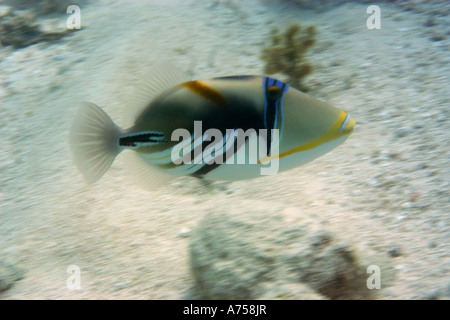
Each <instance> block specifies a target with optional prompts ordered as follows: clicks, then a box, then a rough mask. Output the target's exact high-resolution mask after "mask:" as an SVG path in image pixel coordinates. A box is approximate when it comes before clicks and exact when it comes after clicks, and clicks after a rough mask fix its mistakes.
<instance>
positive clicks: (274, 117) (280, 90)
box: [263, 77, 289, 155]
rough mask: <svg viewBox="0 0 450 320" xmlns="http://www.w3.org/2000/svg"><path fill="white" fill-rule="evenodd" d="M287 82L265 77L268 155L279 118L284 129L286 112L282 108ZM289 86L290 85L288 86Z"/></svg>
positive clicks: (265, 119) (265, 124)
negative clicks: (273, 131)
mask: <svg viewBox="0 0 450 320" xmlns="http://www.w3.org/2000/svg"><path fill="white" fill-rule="evenodd" d="M286 86H287V85H286V83H284V82H282V81H280V80H276V79H274V78H269V77H264V84H263V89H264V99H265V103H266V105H265V108H264V126H265V128H266V129H267V132H268V133H269V134H268V135H267V150H268V153H267V154H268V155H270V154H271V146H272V134H271V132H272V129H277V127H278V126H277V124H278V120H279V119H280V121H281V123H280V129H281V131H283V125H284V114H283V110H282V101H281V100H282V98H283V95H284V93H285V90H287V88H286ZM288 88H289V87H288Z"/></svg>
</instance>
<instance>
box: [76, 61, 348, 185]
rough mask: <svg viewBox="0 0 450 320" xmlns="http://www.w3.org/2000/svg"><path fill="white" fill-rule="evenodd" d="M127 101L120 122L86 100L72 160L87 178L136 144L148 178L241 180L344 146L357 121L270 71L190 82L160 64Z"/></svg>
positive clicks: (133, 156) (138, 169) (133, 157)
mask: <svg viewBox="0 0 450 320" xmlns="http://www.w3.org/2000/svg"><path fill="white" fill-rule="evenodd" d="M151 76H152V80H149V81H147V83H146V84H145V85H143V86H142V88H140V89H139V90H137V91H136V94H135V95H134V97H133V98H134V101H133V102H131V103H130V105H129V106H126V108H125V112H124V114H125V116H126V117H127V118H128V121H129V127H128V128H127V129H122V128H120V127H118V126H117V125H116V124H115V123H114V122H113V121H112V120H111V118H110V117H109V116H108V115H107V114H106V113H105V112H104V111H103V110H102V109H101V108H99V107H98V106H97V105H95V104H93V103H89V102H85V103H83V104H82V106H81V107H80V109H79V110H78V113H77V114H76V116H75V119H74V121H73V123H72V126H71V128H70V134H69V140H70V150H71V154H72V157H73V159H74V161H75V163H76V165H77V167H78V168H79V170H80V171H81V173H82V174H83V176H84V177H85V178H86V180H87V181H88V182H95V181H97V180H98V179H100V177H102V176H103V174H104V173H105V172H106V171H107V170H108V169H109V167H110V166H111V164H112V163H113V161H114V159H115V158H116V156H117V155H118V154H119V153H121V152H122V151H124V150H129V151H128V153H129V156H130V157H128V158H129V160H130V161H131V163H130V164H129V166H130V167H131V169H132V171H134V172H135V175H136V176H138V177H139V178H140V179H139V180H140V181H141V182H143V183H145V184H147V185H152V184H153V185H154V184H158V183H159V182H162V181H166V180H167V179H169V178H171V177H176V176H186V175H187V176H194V177H198V178H204V179H207V180H228V181H234V180H241V179H250V178H256V177H259V176H263V175H270V174H273V173H276V172H280V171H284V170H288V169H291V168H294V167H297V166H299V165H302V164H304V163H307V162H309V161H311V160H313V159H315V158H317V157H319V156H321V155H323V154H325V153H327V152H329V151H330V150H332V149H334V148H335V147H337V146H338V145H340V144H341V143H343V142H344V141H345V140H346V139H347V138H348V136H349V135H350V134H351V133H352V131H353V127H354V125H355V121H354V119H353V118H352V117H350V115H349V114H348V113H347V112H345V111H342V110H340V109H338V108H335V107H333V106H331V105H330V104H328V103H325V102H321V101H319V100H317V99H315V98H313V97H311V96H309V95H307V94H305V93H303V92H301V91H299V90H297V89H295V88H293V87H290V86H289V85H288V84H287V83H285V82H283V81H280V80H277V79H274V78H271V77H268V76H247V75H242V76H229V77H219V78H212V79H208V80H194V81H192V80H190V79H189V77H188V76H187V75H185V74H184V73H183V72H181V71H178V70H177V69H175V68H173V67H172V68H171V67H164V68H156V69H155V70H154V71H153V72H152V74H151Z"/></svg>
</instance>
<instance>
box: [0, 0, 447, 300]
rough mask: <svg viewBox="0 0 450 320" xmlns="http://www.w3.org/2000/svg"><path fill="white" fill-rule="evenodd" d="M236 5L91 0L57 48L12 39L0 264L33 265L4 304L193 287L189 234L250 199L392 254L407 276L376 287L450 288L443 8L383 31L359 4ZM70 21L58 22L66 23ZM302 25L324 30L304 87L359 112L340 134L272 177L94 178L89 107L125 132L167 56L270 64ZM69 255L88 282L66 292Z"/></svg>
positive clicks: (0, 119)
mask: <svg viewBox="0 0 450 320" xmlns="http://www.w3.org/2000/svg"><path fill="white" fill-rule="evenodd" d="M230 3H233V2H227V1H224V2H219V3H218V4H217V5H210V4H208V5H207V4H205V2H202V1H181V0H171V1H148V2H147V1H106V0H102V1H95V2H93V3H90V4H88V5H86V6H85V7H82V8H81V13H82V30H81V31H79V32H76V33H74V34H73V35H71V36H70V37H66V38H65V39H64V40H63V41H62V42H59V43H56V44H51V45H49V44H47V43H39V44H36V45H33V46H29V47H26V48H23V49H20V50H13V49H11V48H10V47H4V48H1V49H0V70H1V71H0V99H1V103H0V146H1V153H0V182H1V185H0V187H1V189H0V210H1V211H0V252H1V256H0V259H6V260H8V261H9V262H10V263H11V264H13V265H14V266H16V267H17V268H18V269H20V270H21V274H22V276H21V278H22V279H21V280H20V281H17V282H15V283H14V285H13V286H12V287H11V288H9V289H8V290H6V291H4V292H1V293H0V298H2V299H25V298H26V299H41V298H45V299H79V298H83V299H102V298H104V299H109V298H118V299H122V298H131V299H183V298H187V297H191V294H190V292H191V289H192V286H193V280H192V276H191V274H190V271H189V264H188V260H189V257H188V250H187V247H188V243H189V234H190V233H191V232H192V231H193V230H194V229H195V227H196V225H197V223H198V221H199V220H200V219H201V218H202V217H203V216H204V214H205V213H206V212H208V211H209V210H213V209H214V208H217V207H225V206H227V205H228V204H230V203H233V204H239V202H240V201H244V200H246V201H248V200H251V201H253V202H254V206H255V208H260V209H261V210H264V206H265V205H267V202H268V201H270V202H273V203H276V204H277V205H280V204H282V205H283V206H285V207H286V208H287V207H296V208H299V209H300V210H306V211H308V212H313V213H316V214H317V215H318V216H320V217H321V219H323V220H324V221H328V222H329V224H331V225H333V226H336V227H337V228H338V229H340V230H341V231H342V234H343V235H347V237H348V238H349V239H351V241H353V242H356V243H366V244H369V245H371V246H372V247H375V248H378V249H379V250H382V251H385V252H391V255H392V256H393V257H392V262H393V264H394V266H395V269H396V270H397V278H396V281H395V283H394V285H393V286H392V287H389V288H384V289H383V290H382V291H381V298H384V299H426V298H435V297H445V296H447V297H448V296H449V295H450V293H449V291H450V279H449V275H450V272H449V271H450V250H449V244H450V215H449V212H450V194H449V190H450V188H449V185H450V184H449V181H450V180H449V178H450V175H449V173H450V172H449V171H450V166H449V160H450V154H449V148H448V143H449V141H450V139H449V138H450V137H449V132H450V124H449V121H448V116H449V105H450V90H449V88H450V79H449V74H450V55H449V48H450V47H449V44H450V43H449V39H448V38H449V37H450V27H449V23H448V14H447V17H445V16H442V15H439V14H438V15H436V16H435V17H434V18H433V19H434V21H435V23H434V24H433V26H430V24H429V23H428V24H427V23H426V22H427V21H429V19H430V15H433V14H434V13H433V10H432V8H431V9H430V11H429V12H412V11H405V10H403V9H400V8H397V7H394V6H392V5H389V4H381V5H380V6H381V9H382V18H381V29H380V30H369V29H367V27H366V19H367V17H368V14H367V13H366V8H367V5H362V4H356V3H348V4H345V5H341V6H336V7H335V8H334V9H330V10H328V11H323V12H316V11H313V10H305V9H301V8H299V7H297V6H292V5H289V4H286V3H277V2H275V1H253V0H252V1H241V2H237V1H236V2H235V4H234V5H230ZM236 3H238V4H236ZM66 18H67V16H63V15H61V17H57V18H55V17H52V19H53V20H51V22H52V23H54V24H55V26H57V27H59V28H63V27H64V25H65V22H66V20H65V19H66ZM291 22H299V23H301V24H302V25H310V24H314V25H315V26H316V27H317V31H318V35H317V38H318V42H317V44H316V45H315V46H314V47H313V49H312V50H311V51H310V53H309V55H308V59H309V60H310V61H311V63H312V64H313V65H314V67H315V70H314V73H313V74H312V75H311V76H310V77H308V78H307V80H306V82H305V84H306V85H307V86H308V87H309V88H310V92H309V93H310V94H311V95H313V96H315V97H317V98H320V99H322V100H325V101H328V102H330V103H332V104H334V105H335V106H337V107H339V108H342V109H345V110H347V111H349V112H350V113H351V114H352V116H353V117H354V118H355V119H356V121H357V125H356V128H355V131H354V133H353V134H352V136H351V137H350V138H349V139H348V140H347V141H346V143H345V144H343V145H342V146H340V147H338V148H337V149H335V150H333V151H332V152H330V153H329V154H327V155H325V156H323V157H321V158H319V159H317V160H316V161H314V162H312V163H310V164H308V165H305V166H302V167H299V168H296V169H293V170H290V171H288V172H284V173H280V174H278V175H276V176H270V177H262V178H258V179H254V180H248V181H240V182H233V183H223V182H217V183H214V184H213V185H212V186H210V187H206V186H204V185H203V184H202V183H200V182H199V181H197V180H196V179H190V178H180V179H177V180H175V181H174V182H173V183H170V184H168V185H165V186H163V187H162V188H159V189H158V190H155V191H152V192H149V191H145V190H142V189H140V188H139V187H138V186H136V185H135V184H134V183H133V181H132V179H130V176H129V173H128V171H127V168H126V164H125V163H124V161H123V159H122V157H121V156H119V157H118V159H117V160H116V162H115V163H114V164H113V166H112V168H111V169H110V170H109V171H108V173H107V174H106V175H105V176H104V177H103V178H102V179H101V180H100V181H98V182H97V183H95V184H93V185H87V184H86V183H85V182H84V180H83V178H82V176H81V175H80V173H79V172H78V171H77V169H76V167H75V166H74V164H73V162H72V160H71V158H70V154H69V150H68V144H67V135H68V128H69V126H70V123H71V120H72V119H73V117H74V114H75V112H76V110H77V108H78V106H79V103H80V102H81V101H91V102H94V103H96V104H98V105H100V106H102V107H104V109H105V110H106V111H107V112H108V113H109V114H110V115H111V116H112V118H113V119H114V120H115V121H116V122H117V123H118V124H119V125H120V124H121V122H120V121H121V112H122V109H123V106H124V105H126V103H127V100H128V99H129V98H130V92H132V89H133V87H135V85H136V84H137V83H139V82H140V81H142V78H143V77H149V76H151V75H147V74H146V70H149V68H150V67H151V66H152V65H154V64H157V63H159V62H160V61H161V60H165V61H170V62H173V63H174V64H176V65H178V66H180V67H181V68H183V69H185V70H186V71H188V72H190V73H191V74H192V76H193V78H210V77H215V76H224V75H232V74H261V73H262V70H263V67H264V62H263V61H262V60H261V59H260V53H261V48H262V46H263V45H265V44H266V42H267V39H268V36H269V34H270V30H271V29H272V27H279V28H280V29H284V28H285V26H287V25H289V23H291ZM435 32H439V33H440V34H442V35H444V37H443V38H442V39H440V40H439V41H438V40H436V38H434V37H433V35H434V33H435ZM243 214H245V212H243ZM70 265H76V266H78V267H79V268H80V270H81V289H79V290H70V289H68V288H67V286H66V281H67V279H68V277H69V274H68V273H67V272H66V271H67V268H68V267H69V266H70Z"/></svg>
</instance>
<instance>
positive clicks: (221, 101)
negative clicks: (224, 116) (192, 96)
mask: <svg viewBox="0 0 450 320" xmlns="http://www.w3.org/2000/svg"><path fill="white" fill-rule="evenodd" d="M178 87H185V88H187V89H189V90H191V91H192V92H195V93H196V94H198V95H200V96H202V97H203V98H205V99H207V100H209V101H211V102H213V103H214V104H216V105H218V106H219V107H224V106H226V102H227V99H226V98H225V97H224V96H223V95H222V94H221V93H220V92H219V91H217V90H215V89H213V88H211V87H209V86H207V85H206V84H204V83H203V82H201V81H198V80H194V81H188V82H185V83H181V84H179V85H178Z"/></svg>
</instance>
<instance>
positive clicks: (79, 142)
mask: <svg viewBox="0 0 450 320" xmlns="http://www.w3.org/2000/svg"><path fill="white" fill-rule="evenodd" d="M121 134H122V130H121V129H120V128H119V127H118V126H117V125H115V124H114V122H113V121H112V120H111V118H110V117H109V116H108V115H107V114H106V113H105V112H104V111H103V110H102V109H100V107H98V106H97V105H95V104H93V103H90V102H84V103H83V104H82V105H81V107H80V108H79V110H78V112H77V114H76V116H75V119H74V120H73V122H72V126H71V127H70V132H69V145H70V152H71V154H72V158H73V160H74V162H75V164H76V165H77V167H78V169H79V170H80V171H81V173H82V174H83V176H84V178H85V179H86V180H87V181H88V182H89V183H93V182H95V181H97V180H98V179H100V178H101V177H102V176H103V175H104V174H105V172H106V171H108V169H109V168H110V167H111V164H112V163H113V161H114V159H115V158H116V156H117V155H118V154H119V153H120V151H122V148H120V146H119V144H118V143H117V141H118V138H119V136H120V135H121Z"/></svg>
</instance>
